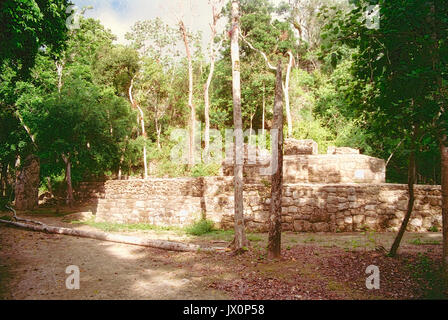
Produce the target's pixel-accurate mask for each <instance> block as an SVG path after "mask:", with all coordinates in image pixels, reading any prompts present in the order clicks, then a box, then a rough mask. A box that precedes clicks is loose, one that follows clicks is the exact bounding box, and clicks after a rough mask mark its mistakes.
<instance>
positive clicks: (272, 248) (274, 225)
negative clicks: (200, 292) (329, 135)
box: [268, 62, 283, 259]
mask: <svg viewBox="0 0 448 320" xmlns="http://www.w3.org/2000/svg"><path fill="white" fill-rule="evenodd" d="M273 128H274V130H276V132H277V134H276V135H277V139H276V140H277V141H275V139H274V141H273V144H272V157H271V168H273V170H274V168H275V169H276V171H275V172H272V177H271V212H270V216H269V242H268V258H270V259H272V258H278V257H280V255H281V237H282V186H283V94H282V69H281V64H280V62H279V63H278V66H277V82H276V85H275V102H274V121H273ZM275 162H277V165H275V164H274V163H275Z"/></svg>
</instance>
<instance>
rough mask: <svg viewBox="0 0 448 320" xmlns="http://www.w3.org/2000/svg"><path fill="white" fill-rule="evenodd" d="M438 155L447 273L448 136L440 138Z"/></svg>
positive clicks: (444, 254)
mask: <svg viewBox="0 0 448 320" xmlns="http://www.w3.org/2000/svg"><path fill="white" fill-rule="evenodd" d="M440 155H441V169H442V222H443V226H442V231H443V254H442V259H443V267H444V270H445V274H448V137H447V136H446V135H443V137H442V138H441V139H440Z"/></svg>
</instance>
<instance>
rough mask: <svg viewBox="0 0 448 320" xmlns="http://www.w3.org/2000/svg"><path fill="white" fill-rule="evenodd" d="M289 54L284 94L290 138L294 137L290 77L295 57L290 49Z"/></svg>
mask: <svg viewBox="0 0 448 320" xmlns="http://www.w3.org/2000/svg"><path fill="white" fill-rule="evenodd" d="M288 55H289V63H288V68H287V69H286V79H285V86H284V94H285V108H286V121H287V122H288V138H291V137H292V117H291V107H290V103H289V79H290V77H291V68H292V64H293V62H294V57H293V55H292V53H291V51H288Z"/></svg>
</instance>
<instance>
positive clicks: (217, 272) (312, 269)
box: [0, 214, 445, 299]
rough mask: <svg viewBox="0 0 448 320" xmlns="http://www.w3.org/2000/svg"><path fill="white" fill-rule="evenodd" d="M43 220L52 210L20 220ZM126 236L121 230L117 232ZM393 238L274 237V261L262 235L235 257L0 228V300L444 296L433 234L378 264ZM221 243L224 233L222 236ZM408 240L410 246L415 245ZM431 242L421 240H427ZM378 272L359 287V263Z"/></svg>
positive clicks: (51, 218) (51, 220)
mask: <svg viewBox="0 0 448 320" xmlns="http://www.w3.org/2000/svg"><path fill="white" fill-rule="evenodd" d="M22 216H23V217H27V218H31V219H38V220H40V221H43V222H45V223H48V224H52V225H58V226H66V227H71V228H83V229H86V230H88V229H93V228H92V227H90V226H86V225H80V224H76V225H75V224H70V223H68V222H64V220H63V217H62V216H60V215H54V214H38V216H37V215H36V214H27V215H23V214H22ZM127 234H129V232H128V233H127ZM132 235H136V236H142V237H152V238H163V239H171V240H181V241H187V242H194V243H200V244H203V245H207V244H211V243H213V245H217V244H220V245H226V241H227V240H229V239H226V238H225V237H224V239H221V238H220V239H216V238H210V237H191V236H188V235H185V234H179V233H174V232H170V231H166V232H154V231H137V232H132ZM393 236H394V234H391V233H365V234H360V233H350V234H342V233H341V234H295V233H287V234H285V235H284V237H283V239H284V245H283V248H284V250H283V255H282V259H280V260H267V259H266V257H265V249H264V248H265V245H266V235H265V234H259V235H255V236H253V241H252V245H253V246H252V248H251V250H250V251H249V252H247V253H246V254H244V255H242V256H232V255H231V254H230V253H228V252H227V253H217V254H206V253H179V252H169V251H163V250H158V249H152V248H143V247H138V246H132V245H124V244H117V243H111V242H104V241H98V240H94V239H85V238H77V237H70V236H64V235H50V234H44V233H37V232H31V231H26V230H21V229H17V228H11V227H6V226H4V225H1V224H0V299H422V298H444V296H443V291H444V290H445V288H443V287H440V286H441V282H440V281H439V280H440V279H439V278H438V268H439V264H438V261H440V255H441V245H440V244H437V241H440V240H441V234H440V233H426V234H413V233H408V234H406V237H405V238H404V240H403V246H402V248H401V251H400V255H399V256H398V257H397V258H394V259H392V258H387V257H385V255H384V253H383V252H378V251H375V250H373V248H374V247H378V246H384V247H386V248H388V247H389V245H390V243H391V241H392V240H393ZM230 237H231V235H230ZM416 239H418V240H416ZM427 243H431V244H427ZM371 264H373V265H377V266H378V267H379V268H380V272H381V287H380V289H379V290H368V289H367V288H366V286H365V280H366V277H367V276H368V275H366V274H365V269H366V267H367V266H368V265H371ZM69 265H77V266H79V268H80V272H81V281H80V289H79V290H68V289H66V286H65V280H66V278H67V277H68V275H67V274H66V273H65V269H66V267H67V266H69Z"/></svg>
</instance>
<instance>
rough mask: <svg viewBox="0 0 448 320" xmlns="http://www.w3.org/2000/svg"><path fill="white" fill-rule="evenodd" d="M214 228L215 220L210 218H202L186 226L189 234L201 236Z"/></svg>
mask: <svg viewBox="0 0 448 320" xmlns="http://www.w3.org/2000/svg"><path fill="white" fill-rule="evenodd" d="M213 230H214V222H213V221H210V220H205V219H202V220H200V221H198V222H195V223H193V224H192V225H191V226H189V227H187V228H185V231H186V232H187V233H188V234H191V235H194V236H200V235H203V234H206V233H210V232H212V231H213Z"/></svg>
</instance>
